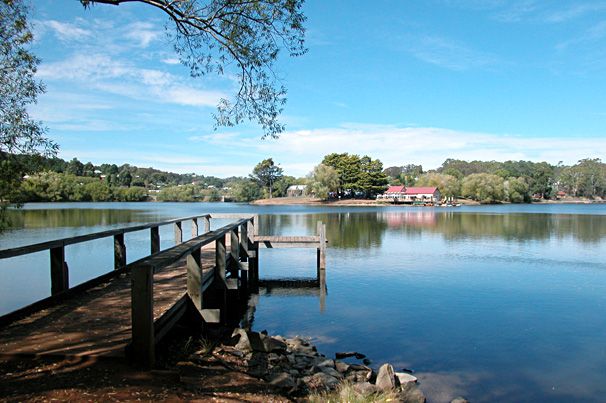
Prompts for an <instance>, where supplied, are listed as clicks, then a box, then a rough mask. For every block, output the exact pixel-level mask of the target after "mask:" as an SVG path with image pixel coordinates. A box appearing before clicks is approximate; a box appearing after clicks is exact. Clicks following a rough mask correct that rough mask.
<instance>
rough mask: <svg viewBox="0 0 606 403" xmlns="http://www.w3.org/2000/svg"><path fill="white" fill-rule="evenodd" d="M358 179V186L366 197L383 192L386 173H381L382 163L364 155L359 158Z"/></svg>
mask: <svg viewBox="0 0 606 403" xmlns="http://www.w3.org/2000/svg"><path fill="white" fill-rule="evenodd" d="M360 170H361V172H360V179H359V182H358V188H359V189H360V190H361V191H362V192H364V197H366V198H367V199H370V198H373V197H375V196H376V195H377V194H379V193H383V192H384V191H385V189H387V183H388V180H387V175H385V174H384V173H383V163H382V162H381V161H380V160H378V159H377V160H373V159H372V158H370V157H369V156H367V155H365V156H364V157H362V158H360Z"/></svg>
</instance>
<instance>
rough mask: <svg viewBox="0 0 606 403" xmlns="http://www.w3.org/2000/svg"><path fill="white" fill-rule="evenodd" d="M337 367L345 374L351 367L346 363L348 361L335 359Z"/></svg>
mask: <svg viewBox="0 0 606 403" xmlns="http://www.w3.org/2000/svg"><path fill="white" fill-rule="evenodd" d="M335 369H336V370H337V371H339V372H340V373H342V374H344V373H346V372H347V370H348V369H349V364H346V363H344V362H341V361H335Z"/></svg>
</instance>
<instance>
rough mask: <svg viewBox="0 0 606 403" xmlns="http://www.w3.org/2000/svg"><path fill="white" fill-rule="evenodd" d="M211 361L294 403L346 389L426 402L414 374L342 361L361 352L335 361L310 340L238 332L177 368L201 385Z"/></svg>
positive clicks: (386, 366)
mask: <svg viewBox="0 0 606 403" xmlns="http://www.w3.org/2000/svg"><path fill="white" fill-rule="evenodd" d="M209 356H211V357H212V358H213V359H214V360H216V361H218V362H220V363H221V365H223V366H226V367H228V368H229V369H230V370H232V371H238V372H242V373H245V374H247V375H248V376H252V377H254V378H257V379H259V380H261V381H263V382H266V383H267V384H268V386H269V387H270V388H272V389H274V390H276V391H278V392H279V393H280V394H282V395H284V396H285V397H287V398H289V399H291V400H297V401H307V400H309V398H310V396H311V397H313V396H318V395H319V394H320V396H322V395H321V394H322V393H323V394H324V397H326V396H327V395H326V394H328V393H331V392H334V391H337V393H338V391H339V390H342V389H343V386H344V385H345V386H347V390H348V393H354V394H356V395H357V396H356V397H357V398H362V399H365V401H373V397H376V396H380V395H381V394H389V396H390V399H391V400H392V401H399V402H409V403H423V402H425V401H426V398H425V396H424V395H423V392H422V391H421V389H420V388H419V387H418V385H417V378H416V377H415V376H414V375H412V374H411V373H409V372H396V371H394V368H393V367H392V366H391V365H390V364H383V365H382V366H381V367H380V368H379V370H378V371H374V370H373V369H372V368H370V367H368V366H367V365H365V364H363V363H348V362H345V361H343V360H342V359H339V358H349V357H351V358H352V360H353V359H358V360H362V359H364V358H365V356H364V355H363V354H360V353H357V352H345V353H337V354H336V357H335V358H334V359H332V358H328V357H326V356H324V355H323V354H320V353H319V352H318V351H317V348H316V347H315V346H314V345H313V344H312V343H311V342H310V341H309V340H307V339H305V338H302V337H298V336H295V337H292V338H284V337H282V336H270V335H268V334H267V333H266V332H261V333H258V332H253V331H247V330H245V329H241V328H236V329H235V330H234V331H233V333H232V334H231V336H230V337H227V338H224V339H223V340H221V341H220V342H219V343H218V344H216V345H214V346H213V347H210V348H208V347H207V348H202V349H200V350H199V351H196V352H194V353H193V354H190V355H189V357H188V359H187V360H183V361H180V362H178V363H177V364H176V367H177V371H178V372H179V374H180V377H181V380H182V381H184V382H187V381H188V380H189V381H192V380H193V381H194V382H196V379H195V372H196V371H195V366H196V365H198V364H200V363H206V364H207V363H208V357H209ZM192 371H193V373H194V375H193V379H192V375H191V374H192ZM337 399H339V398H338V397H337ZM311 400H314V399H313V398H312V399H311ZM320 400H324V398H320ZM339 400H342V399H339ZM388 400H389V399H388ZM452 402H453V403H464V402H466V400H465V399H463V398H457V399H454V400H453V401H452Z"/></svg>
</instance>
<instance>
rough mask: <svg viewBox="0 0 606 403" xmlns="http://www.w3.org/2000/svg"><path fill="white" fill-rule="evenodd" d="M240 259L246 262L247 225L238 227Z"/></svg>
mask: <svg viewBox="0 0 606 403" xmlns="http://www.w3.org/2000/svg"><path fill="white" fill-rule="evenodd" d="M240 258H241V260H242V261H243V262H246V261H248V223H244V224H242V225H240Z"/></svg>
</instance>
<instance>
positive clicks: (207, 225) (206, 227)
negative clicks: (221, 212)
mask: <svg viewBox="0 0 606 403" xmlns="http://www.w3.org/2000/svg"><path fill="white" fill-rule="evenodd" d="M202 219H203V220H204V232H205V233H206V232H210V217H209V216H204V217H203V218H202Z"/></svg>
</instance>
